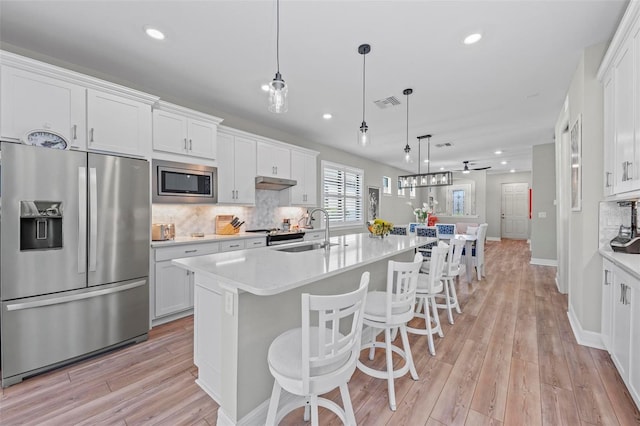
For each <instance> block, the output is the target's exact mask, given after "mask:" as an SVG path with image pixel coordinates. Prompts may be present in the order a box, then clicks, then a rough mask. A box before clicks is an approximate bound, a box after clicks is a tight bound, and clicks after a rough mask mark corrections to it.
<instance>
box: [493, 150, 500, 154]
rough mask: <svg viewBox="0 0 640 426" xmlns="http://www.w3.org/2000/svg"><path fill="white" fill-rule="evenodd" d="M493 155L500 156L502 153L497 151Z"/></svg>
mask: <svg viewBox="0 0 640 426" xmlns="http://www.w3.org/2000/svg"><path fill="white" fill-rule="evenodd" d="M494 154H495V155H500V154H502V151H500V150H497V151H496V152H494Z"/></svg>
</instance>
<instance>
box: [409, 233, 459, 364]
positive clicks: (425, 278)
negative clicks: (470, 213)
mask: <svg viewBox="0 0 640 426" xmlns="http://www.w3.org/2000/svg"><path fill="white" fill-rule="evenodd" d="M448 249H449V248H448V246H447V244H445V243H442V242H440V243H438V246H437V247H434V248H432V249H431V262H430V266H429V272H428V273H421V274H420V275H419V277H418V288H417V290H416V299H417V301H418V306H417V308H416V311H415V313H414V316H415V317H418V318H423V319H424V325H425V328H415V327H409V326H407V331H408V332H409V333H413V334H420V335H423V336H424V335H426V336H427V341H428V343H429V353H431V355H433V356H435V354H436V349H435V345H434V344H433V335H434V334H436V333H437V334H438V335H439V336H440V337H444V334H443V333H442V327H441V326H440V318H439V317H438V308H437V305H436V300H435V297H436V296H437V295H440V294H441V293H442V291H443V289H444V287H445V284H444V281H443V280H444V266H445V257H446V256H447V251H448ZM421 311H423V312H422V313H421Z"/></svg>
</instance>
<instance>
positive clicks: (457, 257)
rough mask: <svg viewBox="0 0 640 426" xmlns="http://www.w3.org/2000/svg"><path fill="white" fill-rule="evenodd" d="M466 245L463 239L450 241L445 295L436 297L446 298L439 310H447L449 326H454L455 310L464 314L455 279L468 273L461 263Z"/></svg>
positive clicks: (445, 272) (444, 275)
mask: <svg viewBox="0 0 640 426" xmlns="http://www.w3.org/2000/svg"><path fill="white" fill-rule="evenodd" d="M465 244H466V241H465V240H464V239H461V238H454V239H452V240H450V243H449V252H448V253H447V259H446V262H445V265H444V273H443V281H444V294H439V295H437V296H436V297H438V298H444V303H442V304H438V305H437V306H438V307H439V308H446V309H447V316H448V318H449V324H453V309H455V310H456V312H457V313H459V314H461V313H462V311H461V310H460V304H459V303H458V295H457V294H456V283H455V279H456V277H458V276H459V275H460V274H462V273H464V271H466V268H465V266H464V264H461V263H460V262H461V260H462V252H463V250H464V245H465Z"/></svg>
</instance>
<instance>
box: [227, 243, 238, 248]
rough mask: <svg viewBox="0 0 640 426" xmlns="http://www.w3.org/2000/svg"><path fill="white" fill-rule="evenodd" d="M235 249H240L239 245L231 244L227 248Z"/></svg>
mask: <svg viewBox="0 0 640 426" xmlns="http://www.w3.org/2000/svg"><path fill="white" fill-rule="evenodd" d="M236 247H240V244H232V245H230V246H229V248H236Z"/></svg>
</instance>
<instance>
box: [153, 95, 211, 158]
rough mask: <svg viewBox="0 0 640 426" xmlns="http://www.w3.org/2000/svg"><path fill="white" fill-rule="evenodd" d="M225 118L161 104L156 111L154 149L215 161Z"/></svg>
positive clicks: (159, 103) (154, 111)
mask: <svg viewBox="0 0 640 426" xmlns="http://www.w3.org/2000/svg"><path fill="white" fill-rule="evenodd" d="M221 121H222V119H220V118H217V117H213V116H210V115H205V114H202V113H200V112H197V111H194V110H190V109H187V108H183V107H180V106H178V105H173V104H169V103H167V102H162V101H160V102H158V104H157V108H155V109H154V110H153V149H154V150H156V151H165V152H171V153H174V154H182V155H189V156H194V157H201V158H206V159H209V160H215V159H216V157H217V145H216V140H217V132H218V124H220V122H221Z"/></svg>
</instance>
